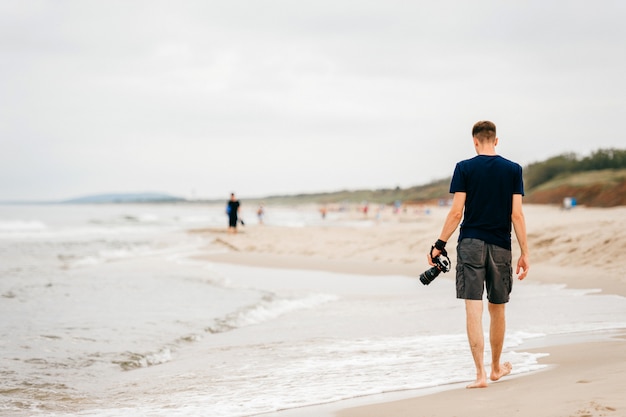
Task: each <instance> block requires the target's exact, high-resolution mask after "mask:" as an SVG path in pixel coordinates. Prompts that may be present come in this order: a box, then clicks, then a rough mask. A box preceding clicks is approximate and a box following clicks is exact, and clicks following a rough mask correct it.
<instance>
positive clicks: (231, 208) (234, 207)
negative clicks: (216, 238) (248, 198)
mask: <svg viewBox="0 0 626 417" xmlns="http://www.w3.org/2000/svg"><path fill="white" fill-rule="evenodd" d="M239 207H241V203H240V202H239V200H237V199H236V198H235V193H230V200H229V201H228V203H226V214H228V233H237V221H238V220H239Z"/></svg>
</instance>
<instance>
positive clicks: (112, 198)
mask: <svg viewBox="0 0 626 417" xmlns="http://www.w3.org/2000/svg"><path fill="white" fill-rule="evenodd" d="M180 201H185V199H184V198H180V197H175V196H172V195H169V194H162V193H120V194H98V195H91V196H85V197H79V198H73V199H71V200H65V201H63V202H62V203H63V204H112V203H173V202H180Z"/></svg>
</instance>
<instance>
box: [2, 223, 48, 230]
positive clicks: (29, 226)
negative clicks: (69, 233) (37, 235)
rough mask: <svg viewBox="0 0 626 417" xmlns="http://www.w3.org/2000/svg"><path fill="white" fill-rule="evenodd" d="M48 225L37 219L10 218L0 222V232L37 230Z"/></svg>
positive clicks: (44, 228)
mask: <svg viewBox="0 0 626 417" xmlns="http://www.w3.org/2000/svg"><path fill="white" fill-rule="evenodd" d="M47 229H48V226H46V224H45V223H43V222H40V221H38V220H11V221H2V222H0V233H20V232H39V231H43V230H47Z"/></svg>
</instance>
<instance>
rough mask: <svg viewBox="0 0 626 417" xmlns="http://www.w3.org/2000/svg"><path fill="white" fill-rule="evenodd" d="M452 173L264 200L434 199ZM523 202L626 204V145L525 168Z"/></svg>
mask: <svg viewBox="0 0 626 417" xmlns="http://www.w3.org/2000/svg"><path fill="white" fill-rule="evenodd" d="M449 186H450V177H448V178H444V179H440V180H436V181H433V182H431V183H428V184H425V185H418V186H414V187H410V188H404V189H402V188H399V187H397V188H393V189H378V190H356V191H337V192H331V193H320V194H300V195H285V196H271V197H266V198H263V199H256V200H248V201H257V200H263V201H265V202H268V203H284V204H302V203H318V204H329V203H342V202H345V203H360V202H363V201H367V202H369V203H374V204H377V203H380V204H391V203H393V202H394V201H396V200H399V201H402V202H403V203H409V204H411V203H412V204H434V203H436V202H437V201H438V200H442V199H448V198H450V194H449V193H448V190H449ZM524 186H525V188H526V189H525V191H526V197H525V198H524V201H525V202H527V203H536V204H561V203H562V202H563V199H564V198H565V197H574V198H576V200H577V202H578V204H583V205H587V206H595V207H612V206H620V205H626V150H619V149H600V150H598V151H595V152H593V153H592V154H591V155H589V156H587V157H584V158H579V157H578V156H577V155H575V154H571V153H570V154H563V155H558V156H555V157H552V158H549V159H547V160H545V161H542V162H535V163H532V164H529V165H528V166H526V167H524Z"/></svg>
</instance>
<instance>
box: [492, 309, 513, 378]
mask: <svg viewBox="0 0 626 417" xmlns="http://www.w3.org/2000/svg"><path fill="white" fill-rule="evenodd" d="M505 306H506V304H492V303H489V316H490V319H491V322H490V325H489V342H490V343H491V375H490V377H489V378H490V379H491V380H492V381H497V380H498V379H500V378H502V377H503V376H505V375H508V374H509V373H511V369H512V365H511V363H509V362H505V363H503V364H502V365H500V355H501V354H502V346H503V345H504V333H505V331H506V316H505Z"/></svg>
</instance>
